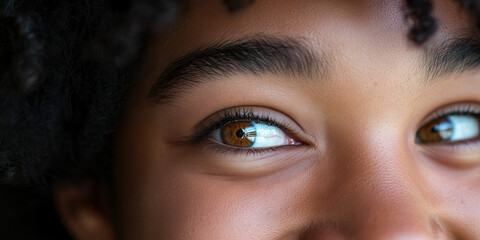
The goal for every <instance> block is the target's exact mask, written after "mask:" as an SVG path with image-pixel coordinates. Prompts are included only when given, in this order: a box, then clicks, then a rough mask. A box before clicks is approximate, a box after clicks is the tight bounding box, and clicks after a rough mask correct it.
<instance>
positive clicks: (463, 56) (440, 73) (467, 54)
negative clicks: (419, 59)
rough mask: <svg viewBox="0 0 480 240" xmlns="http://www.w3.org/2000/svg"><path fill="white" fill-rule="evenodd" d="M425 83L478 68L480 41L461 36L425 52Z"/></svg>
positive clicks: (479, 65) (479, 64)
mask: <svg viewBox="0 0 480 240" xmlns="http://www.w3.org/2000/svg"><path fill="white" fill-rule="evenodd" d="M425 62H426V64H425V66H426V69H425V72H426V74H427V75H426V77H425V79H426V82H427V83H432V82H435V80H436V79H438V78H441V77H444V76H448V75H452V74H461V73H463V72H466V71H469V70H474V69H477V68H479V67H480V41H479V40H478V38H475V37H470V36H461V37H457V38H454V39H450V40H447V41H445V42H443V43H441V44H437V46H435V47H433V48H430V49H428V50H427V51H426V55H425Z"/></svg>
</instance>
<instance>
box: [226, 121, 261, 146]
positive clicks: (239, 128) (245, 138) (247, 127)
mask: <svg viewBox="0 0 480 240" xmlns="http://www.w3.org/2000/svg"><path fill="white" fill-rule="evenodd" d="M256 135H257V131H256V129H255V126H254V124H253V123H252V122H251V121H239V122H232V123H229V124H227V125H225V126H224V127H223V128H221V130H220V137H221V139H222V142H223V143H224V144H227V145H230V146H234V147H251V146H252V145H253V143H254V142H255V137H256Z"/></svg>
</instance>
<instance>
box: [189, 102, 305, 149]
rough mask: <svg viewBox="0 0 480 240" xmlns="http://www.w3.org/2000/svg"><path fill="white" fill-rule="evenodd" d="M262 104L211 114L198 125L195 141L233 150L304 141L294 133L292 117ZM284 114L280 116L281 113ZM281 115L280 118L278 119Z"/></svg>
mask: <svg viewBox="0 0 480 240" xmlns="http://www.w3.org/2000/svg"><path fill="white" fill-rule="evenodd" d="M272 112H274V111H273V110H268V111H266V108H262V107H235V108H229V109H225V110H222V111H219V112H217V113H214V114H212V115H211V116H210V117H208V118H207V119H205V120H204V121H202V122H201V123H200V124H198V125H197V127H196V128H195V133H194V135H193V137H192V142H193V143H197V144H207V145H208V146H209V149H210V150H215V151H219V152H221V153H233V154H248V155H251V154H259V153H264V152H272V151H276V150H279V149H281V148H283V147H291V146H299V145H302V143H301V141H298V140H296V138H294V137H292V136H294V135H296V133H295V132H296V131H295V130H293V129H292V127H291V125H293V124H292V123H293V121H292V120H291V119H289V118H288V117H286V116H281V114H280V113H278V112H275V114H274V115H276V116H271V113H272ZM280 116H281V117H280ZM278 118H281V119H278Z"/></svg>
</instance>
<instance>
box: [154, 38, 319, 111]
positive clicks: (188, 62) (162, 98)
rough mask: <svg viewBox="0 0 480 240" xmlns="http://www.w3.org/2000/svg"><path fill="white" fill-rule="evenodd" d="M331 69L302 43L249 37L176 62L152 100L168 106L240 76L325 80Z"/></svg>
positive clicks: (158, 84) (161, 79)
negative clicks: (205, 87) (212, 83)
mask: <svg viewBox="0 0 480 240" xmlns="http://www.w3.org/2000/svg"><path fill="white" fill-rule="evenodd" d="M327 66H328V65H327V61H326V59H325V56H318V55H317V54H316V52H314V51H312V50H311V48H310V47H308V46H307V44H306V43H305V41H302V40H301V39H293V38H288V37H272V36H253V37H247V38H242V39H240V40H235V41H230V42H229V41H225V42H221V43H216V44H211V45H209V46H206V47H202V48H199V49H197V50H195V51H193V52H191V53H189V54H187V55H185V56H183V57H180V58H178V59H177V60H175V61H173V62H172V63H170V64H169V65H168V66H167V67H166V69H165V70H164V71H163V73H162V74H161V75H160V77H159V78H158V79H157V80H156V82H155V83H154V85H153V86H152V88H151V90H150V91H149V94H148V98H150V99H153V100H154V102H156V103H164V102H166V101H168V100H170V99H172V98H174V97H176V96H178V95H179V94H180V93H181V92H183V91H185V90H188V89H190V88H193V87H195V86H198V84H201V83H204V82H206V81H210V80H214V79H218V78H227V77H231V76H234V75H239V74H243V75H256V76H261V75H264V74H267V73H270V74H274V75H285V76H288V77H293V78H312V77H313V76H320V77H323V76H325V75H326V73H327V69H328V67H327Z"/></svg>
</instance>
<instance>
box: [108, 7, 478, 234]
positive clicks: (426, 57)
mask: <svg viewBox="0 0 480 240" xmlns="http://www.w3.org/2000/svg"><path fill="white" fill-rule="evenodd" d="M434 7H435V8H434V16H435V17H436V18H437V20H438V24H439V31H438V32H437V33H436V34H435V35H434V36H432V37H431V38H430V39H429V41H428V42H426V43H425V44H424V45H422V46H417V45H416V44H414V43H413V42H411V41H410V40H409V39H408V38H407V35H408V31H409V25H408V21H406V19H405V6H404V2H403V1H360V0H358V1H347V0H340V1H320V0H303V1H300V0H298V1H292V0H258V1H255V2H254V3H252V4H250V5H249V6H247V7H246V8H245V9H243V10H241V11H238V12H235V13H230V12H228V11H227V8H226V7H225V6H224V5H223V4H222V3H221V2H220V1H207V0H203V1H202V0H193V1H190V3H189V6H188V8H186V9H185V10H184V12H182V14H181V15H180V17H179V19H178V21H177V22H176V24H175V26H174V28H173V29H169V30H166V31H162V32H161V33H158V35H156V36H155V37H154V38H153V39H152V40H151V44H150V45H149V47H148V48H147V50H146V54H145V56H144V64H143V68H142V69H141V71H140V74H139V76H138V78H137V81H136V82H135V84H134V86H133V87H132V90H131V92H130V94H129V96H128V101H127V103H126V104H125V106H124V108H123V109H122V113H121V116H120V119H119V131H118V132H117V135H116V143H115V150H114V154H115V166H114V172H115V179H114V184H115V201H116V211H117V216H118V223H117V225H116V234H117V237H119V238H121V239H480V238H479V236H480V205H479V204H478V202H479V200H480V145H479V144H478V140H479V133H478V126H479V118H478V116H479V113H480V94H478V92H479V90H480V73H479V72H478V70H477V69H476V65H475V64H474V63H472V64H470V65H469V64H463V65H458V64H460V63H461V62H460V61H455V60H452V59H455V58H448V56H457V55H458V52H459V51H461V50H465V47H467V45H468V44H467V43H472V42H473V41H463V43H464V44H463V45H462V44H458V45H457V46H456V47H454V48H448V46H449V44H450V43H453V39H458V38H459V34H461V33H462V34H463V33H468V31H467V30H468V29H469V28H468V20H467V19H466V16H464V15H463V14H462V13H461V12H460V10H459V8H458V7H457V6H456V5H455V4H454V3H453V1H450V0H445V1H440V0H439V1H435V2H434ZM465 36H466V35H465ZM447 50H449V51H447ZM192 52H193V53H194V54H192ZM467 52H469V54H471V57H470V55H468V58H470V59H477V58H478V57H477V56H473V54H474V53H473V52H472V51H468V50H467ZM442 53H447V54H443V55H442ZM477 53H478V52H477ZM455 54H457V55H455ZM184 56H188V57H184ZM435 57H436V58H435ZM178 59H182V60H181V61H178ZM432 59H436V60H437V62H436V63H433V64H432ZM458 59H461V58H457V60H458ZM473 62H474V61H473ZM477 62H478V61H477ZM172 64H173V65H172ZM442 64H443V65H442ZM440 66H443V68H442V67H440ZM461 66H463V68H462V67H461ZM465 66H466V67H465ZM451 67H454V68H451ZM449 69H450V71H449ZM452 69H453V70H454V71H451V70H452ZM157 81H159V82H160V83H156V82H157ZM152 88H153V90H152ZM165 97H168V98H165ZM462 124H463V125H462ZM462 126H464V127H462ZM247 127H250V128H248V129H247ZM434 128H436V129H437V130H438V132H432V131H431V130H432V129H434ZM252 129H254V130H255V131H256V135H252V134H251V132H252V131H253V130H252ZM442 129H443V130H442ZM459 129H460V130H459ZM461 129H464V130H461ZM238 130H244V131H238ZM248 134H250V135H248ZM449 134H450V135H449ZM272 139H273V140H272ZM252 142H254V143H253V145H252ZM255 144H256V145H255ZM247 147H249V148H247ZM256 147H258V148H256Z"/></svg>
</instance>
